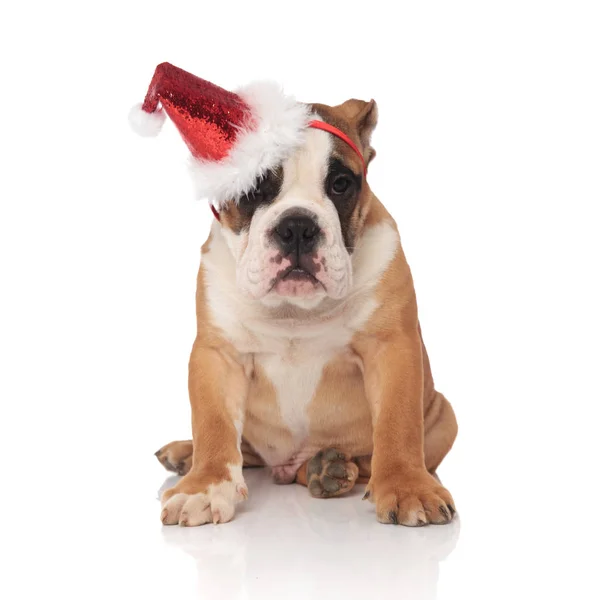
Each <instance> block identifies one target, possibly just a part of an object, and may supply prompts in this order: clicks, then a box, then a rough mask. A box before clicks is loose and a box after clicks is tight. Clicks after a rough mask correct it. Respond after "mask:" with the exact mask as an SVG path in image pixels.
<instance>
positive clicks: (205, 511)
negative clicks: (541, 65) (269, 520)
mask: <svg viewBox="0 0 600 600" xmlns="http://www.w3.org/2000/svg"><path fill="white" fill-rule="evenodd" d="M240 471H241V469H240ZM246 498H248V488H247V487H246V484H245V483H244V480H243V478H233V480H231V481H220V482H219V483H211V484H209V485H206V484H204V483H202V478H197V477H190V476H189V475H188V476H187V477H184V478H183V479H182V480H181V481H180V482H179V483H178V484H177V485H176V486H175V487H173V488H171V489H170V490H166V491H165V492H164V493H163V496H162V511H161V514H160V520H161V521H162V522H163V525H176V524H178V523H179V525H182V526H184V527H195V526H196V525H204V524H205V523H227V522H228V521H231V519H233V515H234V514H235V505H236V504H238V503H239V502H242V501H243V500H245V499H246Z"/></svg>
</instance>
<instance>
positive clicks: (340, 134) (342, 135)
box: [308, 121, 367, 177]
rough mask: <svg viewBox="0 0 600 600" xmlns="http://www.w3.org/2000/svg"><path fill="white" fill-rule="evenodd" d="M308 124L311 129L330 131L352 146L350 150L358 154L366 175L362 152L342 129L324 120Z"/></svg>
mask: <svg viewBox="0 0 600 600" xmlns="http://www.w3.org/2000/svg"><path fill="white" fill-rule="evenodd" d="M308 126H309V127H312V128H313V129H322V130H323V131H327V132H328V133H332V134H333V135H335V136H337V137H339V138H340V140H343V141H344V142H346V144H348V146H350V148H352V150H354V152H356V154H358V158H360V162H361V163H362V166H363V173H364V175H365V177H366V176H367V165H366V163H365V159H364V157H363V155H362V152H361V151H360V150H359V149H358V146H357V145H356V144H355V143H354V142H353V141H352V140H351V139H350V138H349V137H348V136H347V135H346V134H345V133H344V132H343V131H341V130H340V129H338V128H337V127H334V126H333V125H330V124H329V123H325V121H310V123H309V124H308Z"/></svg>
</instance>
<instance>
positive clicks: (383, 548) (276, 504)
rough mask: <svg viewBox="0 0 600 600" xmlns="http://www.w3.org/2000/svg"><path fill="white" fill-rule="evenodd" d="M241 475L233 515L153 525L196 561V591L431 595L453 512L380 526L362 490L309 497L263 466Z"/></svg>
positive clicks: (453, 539)
mask: <svg viewBox="0 0 600 600" xmlns="http://www.w3.org/2000/svg"><path fill="white" fill-rule="evenodd" d="M245 477H246V481H247V483H248V487H249V488H250V499H249V500H248V501H247V502H245V503H244V504H242V505H239V507H238V511H237V514H236V518H235V520H234V521H233V522H231V523H228V524H224V525H216V526H214V525H205V526H202V527H194V528H185V527H178V526H172V527H164V529H163V535H164V538H165V540H166V542H167V543H168V544H172V545H174V546H177V547H178V548H180V549H181V550H184V551H185V552H187V553H188V554H190V555H191V556H192V557H193V558H194V560H195V561H196V566H197V569H198V584H199V597H206V598H211V599H213V598H214V599H219V600H221V599H223V600H234V599H238V598H240V599H242V598H243V599H254V598H257V599H258V598H260V599H261V600H263V599H266V598H269V597H271V596H273V597H279V596H281V597H283V596H285V597H286V598H303V599H305V598H310V599H312V598H332V599H337V598H344V600H347V599H353V598H357V599H358V598H360V599H361V600H364V599H365V598H369V597H372V596H373V593H377V594H378V595H383V596H384V597H386V596H390V597H399V598H410V600H420V599H433V598H435V597H436V589H437V581H438V573H439V563H440V561H442V560H444V559H445V558H446V557H447V556H448V555H449V554H450V553H451V552H452V551H453V550H454V548H455V546H456V543H457V540H458V536H459V532H460V521H459V520H458V519H455V521H454V522H453V523H451V524H449V525H438V526H436V525H430V526H428V527H423V528H419V529H411V528H407V527H400V526H397V527H394V526H391V525H381V524H379V523H377V521H376V519H375V514H374V508H373V506H372V505H371V504H368V503H366V502H361V501H360V496H361V491H362V490H358V489H357V490H356V491H354V492H353V493H352V494H351V495H350V496H348V497H344V498H337V499H331V500H317V499H314V498H311V497H310V495H309V494H308V492H307V490H305V489H302V488H300V487H299V486H296V485H291V486H283V487H282V486H276V485H274V484H273V483H272V482H271V481H270V478H269V476H268V473H267V472H266V470H264V469H256V470H254V469H253V470H246V471H245ZM177 479H178V478H177V477H170V478H168V479H167V480H166V481H165V483H164V484H163V487H162V488H161V491H162V489H166V488H168V487H171V486H172V485H173V484H174V483H175V482H176V481H177ZM361 488H362V486H361Z"/></svg>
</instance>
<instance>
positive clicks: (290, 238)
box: [275, 215, 321, 255]
mask: <svg viewBox="0 0 600 600" xmlns="http://www.w3.org/2000/svg"><path fill="white" fill-rule="evenodd" d="M320 232H321V230H320V229H319V226H318V225H317V224H316V223H315V221H313V220H312V219H311V218H310V217H305V216H293V215H290V216H289V217H284V218H283V219H282V220H281V221H280V222H279V224H278V225H277V227H275V239H276V241H277V243H278V244H279V247H280V248H281V250H282V251H283V253H284V255H287V254H290V253H292V252H297V253H299V254H307V253H308V252H312V251H313V250H314V249H315V246H316V244H317V241H318V239H319V233H320Z"/></svg>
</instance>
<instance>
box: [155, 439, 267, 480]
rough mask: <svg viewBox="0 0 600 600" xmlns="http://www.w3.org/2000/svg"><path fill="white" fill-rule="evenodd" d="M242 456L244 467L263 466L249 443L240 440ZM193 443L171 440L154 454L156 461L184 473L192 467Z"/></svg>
mask: <svg viewBox="0 0 600 600" xmlns="http://www.w3.org/2000/svg"><path fill="white" fill-rule="evenodd" d="M241 449H242V456H243V458H244V467H264V466H265V463H264V462H263V460H262V458H261V457H260V456H258V454H256V453H255V452H254V451H253V450H252V448H251V446H250V444H248V443H247V442H246V441H245V440H242V448H241ZM192 454H193V445H192V440H184V441H179V442H171V443H170V444H167V445H166V446H163V447H162V448H161V449H160V450H158V452H155V453H154V455H155V456H156V458H157V459H158V462H160V464H161V465H162V466H163V467H164V468H165V469H167V471H173V472H174V473H177V475H185V474H186V473H188V472H189V470H190V469H191V468H192Z"/></svg>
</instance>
